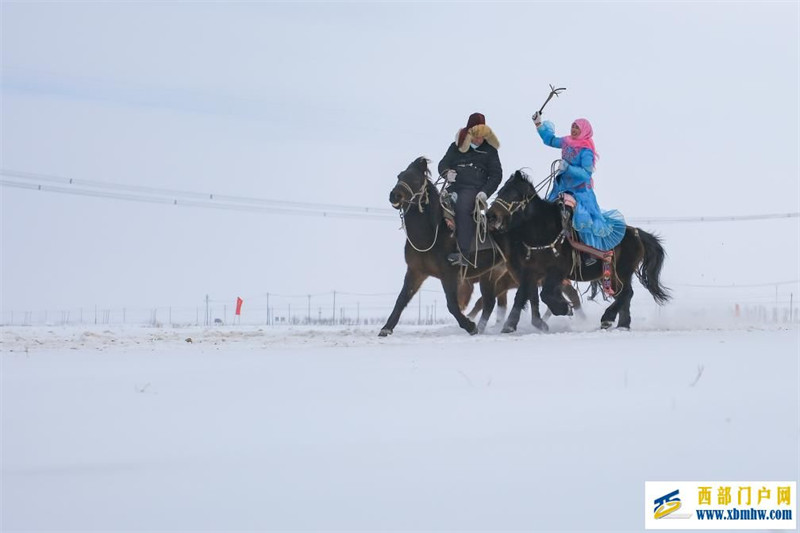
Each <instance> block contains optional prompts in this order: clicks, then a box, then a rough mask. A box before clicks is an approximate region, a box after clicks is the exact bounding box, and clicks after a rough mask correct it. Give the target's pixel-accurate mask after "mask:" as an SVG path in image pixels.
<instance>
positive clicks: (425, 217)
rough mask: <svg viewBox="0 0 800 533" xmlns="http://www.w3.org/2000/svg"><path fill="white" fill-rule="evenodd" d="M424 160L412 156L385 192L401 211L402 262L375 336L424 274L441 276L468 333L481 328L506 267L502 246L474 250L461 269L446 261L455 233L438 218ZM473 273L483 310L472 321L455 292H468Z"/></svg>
mask: <svg viewBox="0 0 800 533" xmlns="http://www.w3.org/2000/svg"><path fill="white" fill-rule="evenodd" d="M428 163H429V161H428V160H427V159H426V158H424V157H418V158H417V159H416V160H414V161H413V162H412V163H411V164H410V165H409V166H408V168H407V169H406V170H404V171H403V172H401V173H400V174H399V175H398V176H397V184H396V185H395V186H394V188H392V190H391V192H390V193H389V201H390V202H391V204H392V207H394V208H395V209H400V210H402V213H403V220H404V224H405V230H406V237H407V239H406V245H405V257H406V265H407V268H406V276H405V281H404V282H403V288H402V290H401V291H400V294H399V295H398V296H397V301H396V302H395V305H394V310H392V314H391V315H389V319H388V320H387V321H386V324H385V325H384V326H383V329H381V332H380V334H379V335H380V336H381V337H385V336H386V335H390V334H391V333H392V331H393V330H394V327H395V326H396V325H397V322H398V321H399V320H400V314H401V313H402V312H403V309H405V307H406V306H407V305H408V302H409V301H410V300H411V298H412V297H413V296H414V294H415V293H416V292H417V290H418V289H419V287H420V285H422V282H423V281H425V279H426V278H428V277H429V276H433V277H435V278H438V279H440V280H441V282H442V288H443V289H444V293H445V297H446V298H447V310H448V311H450V313H451V314H452V315H453V316H454V317H455V318H456V320H457V321H458V325H459V326H461V327H462V328H463V329H465V330H466V331H467V332H468V333H470V334H471V335H474V334H475V333H478V332H480V331H483V329H484V327H485V326H486V322H487V321H488V320H489V316H490V315H491V314H492V310H493V309H494V305H495V294H496V288H495V285H496V284H497V282H498V280H500V279H501V278H502V277H503V275H504V274H505V272H506V269H505V258H504V254H507V253H508V250H507V249H506V250H505V251H504V252H502V253H501V252H500V251H498V250H494V249H488V250H482V251H479V252H478V254H477V260H476V261H475V267H468V268H466V270H465V271H464V272H463V273H462V269H461V268H460V267H455V266H452V265H451V264H450V263H449V262H448V261H447V255H448V254H451V253H453V252H455V251H456V239H455V237H454V236H453V235H452V232H451V231H450V230H449V229H448V228H447V225H446V223H445V221H444V210H443V209H442V205H441V201H440V196H439V191H437V190H436V186H435V185H434V184H433V183H432V182H431V180H430V170H428ZM476 279H477V280H478V281H479V283H480V290H481V295H482V297H483V314H482V315H481V319H480V321H479V323H478V325H477V326H476V325H475V323H474V322H473V321H472V320H470V319H469V318H467V317H466V316H464V314H463V313H462V311H461V310H462V308H463V307H464V306H465V305H466V302H463V301H462V302H459V293H460V292H461V293H462V294H463V293H465V292H466V290H467V289H468V290H469V292H470V293H471V284H472V283H474V281H475V280H476ZM465 285H468V286H469V287H465Z"/></svg>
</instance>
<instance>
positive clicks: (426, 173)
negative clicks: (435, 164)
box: [389, 157, 431, 211]
mask: <svg viewBox="0 0 800 533" xmlns="http://www.w3.org/2000/svg"><path fill="white" fill-rule="evenodd" d="M429 162H430V161H428V159H427V158H425V157H418V158H416V159H415V160H414V161H412V162H411V164H410V165H408V168H407V169H405V170H404V171H403V172H401V173H400V174H398V175H397V184H396V185H395V186H394V187H393V188H392V190H391V191H390V192H389V202H390V203H391V204H392V207H394V208H395V209H402V208H403V206H410V204H412V203H417V204H418V205H419V208H420V211H421V210H422V205H423V204H424V203H427V201H428V197H427V194H426V191H427V190H428V183H430V181H429V178H430V176H431V171H430V170H428V163H429Z"/></svg>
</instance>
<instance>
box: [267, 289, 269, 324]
mask: <svg viewBox="0 0 800 533" xmlns="http://www.w3.org/2000/svg"><path fill="white" fill-rule="evenodd" d="M267 325H268V326H269V293H267Z"/></svg>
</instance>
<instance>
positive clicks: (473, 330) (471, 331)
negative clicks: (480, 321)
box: [467, 322, 479, 335]
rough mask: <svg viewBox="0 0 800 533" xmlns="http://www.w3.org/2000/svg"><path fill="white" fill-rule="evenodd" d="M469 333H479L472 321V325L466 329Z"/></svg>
mask: <svg viewBox="0 0 800 533" xmlns="http://www.w3.org/2000/svg"><path fill="white" fill-rule="evenodd" d="M467 333H469V334H470V335H477V334H478V333H479V331H478V326H477V325H476V324H475V323H474V322H473V323H472V327H471V328H469V329H468V330H467Z"/></svg>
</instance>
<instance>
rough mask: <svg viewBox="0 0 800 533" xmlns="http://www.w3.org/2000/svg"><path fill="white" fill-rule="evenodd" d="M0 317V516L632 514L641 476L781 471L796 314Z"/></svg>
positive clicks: (788, 435)
mask: <svg viewBox="0 0 800 533" xmlns="http://www.w3.org/2000/svg"><path fill="white" fill-rule="evenodd" d="M636 319H637V317H636V316H634V327H635V328H637V326H638V328H637V329H634V330H633V331H631V332H622V331H614V330H612V331H607V332H602V331H598V330H596V327H597V323H596V322H595V321H594V318H591V319H590V320H589V321H588V322H586V323H580V322H579V321H577V320H571V319H565V318H560V319H552V320H551V325H552V328H553V332H552V333H550V334H537V333H534V332H533V331H532V330H531V328H530V326H529V325H527V323H526V319H525V317H523V321H522V322H521V328H520V331H519V332H518V333H516V334H512V335H500V334H499V333H498V332H497V331H498V327H497V326H492V327H490V328H489V333H488V334H486V335H481V336H475V337H470V336H468V335H467V334H465V333H464V332H463V331H461V330H460V329H459V328H458V327H456V326H455V325H453V326H408V325H403V324H400V325H399V326H398V327H397V328H396V330H395V333H394V335H392V336H391V337H388V338H385V339H379V338H378V337H377V332H378V330H379V327H376V326H370V327H366V326H359V327H339V328H337V327H308V328H304V327H252V326H246V327H220V328H185V329H172V328H136V327H124V328H123V327H112V328H102V327H99V328H94V327H93V328H84V327H81V328H78V327H68V328H61V327H55V328H53V327H51V328H47V327H41V328H30V327H27V328H26V327H6V328H2V329H0V332H1V333H2V352H1V353H0V358H1V359H0V361H1V362H2V376H1V377H0V385H2V397H1V399H2V500H1V501H0V504H1V505H2V508H1V509H0V515H1V516H2V522H1V523H0V529H2V530H3V531H14V530H81V531H87V530H107V531H112V530H113V531H119V530H244V529H250V530H253V529H255V530H319V529H323V530H382V529H394V530H442V529H447V530H512V529H513V530H552V529H562V530H593V529H595V530H597V529H603V530H615V531H622V530H641V529H642V528H643V527H644V526H643V523H642V516H643V512H642V508H643V505H645V503H644V499H643V497H644V482H645V481H647V480H730V479H739V480H748V479H751V480H796V479H797V473H798V403H799V402H798V352H799V351H800V330H798V328H797V326H796V325H792V326H778V325H775V326H748V325H746V324H736V323H733V324H730V323H729V324H726V325H724V326H721V325H714V326H709V325H707V327H706V328H705V329H699V324H697V323H695V324H694V327H692V325H691V320H687V321H686V323H685V324H683V325H676V324H675V323H674V322H673V323H668V322H667V321H666V320H665V321H664V322H662V323H659V322H658V321H654V320H651V321H647V320H640V321H639V323H638V324H637V322H636Z"/></svg>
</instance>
